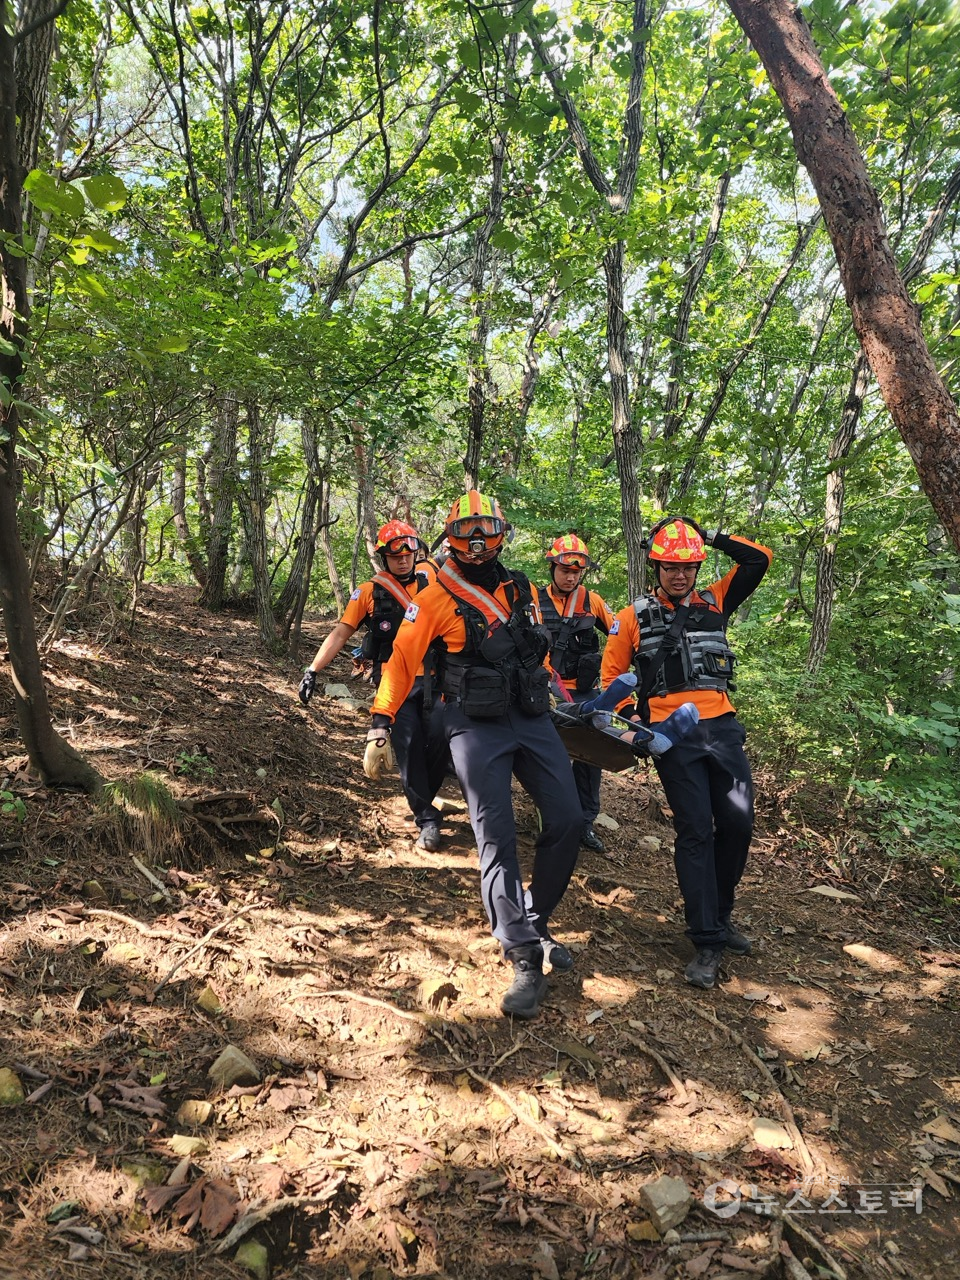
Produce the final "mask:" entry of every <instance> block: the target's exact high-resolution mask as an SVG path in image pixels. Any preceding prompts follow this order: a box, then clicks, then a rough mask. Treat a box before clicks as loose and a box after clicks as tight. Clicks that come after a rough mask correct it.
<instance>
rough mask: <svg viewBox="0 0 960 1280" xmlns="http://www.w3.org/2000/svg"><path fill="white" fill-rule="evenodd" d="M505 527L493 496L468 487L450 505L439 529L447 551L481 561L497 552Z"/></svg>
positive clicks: (475, 561) (505, 523)
mask: <svg viewBox="0 0 960 1280" xmlns="http://www.w3.org/2000/svg"><path fill="white" fill-rule="evenodd" d="M508 528H509V526H508V524H507V522H506V520H505V519H504V517H503V512H502V511H501V510H500V503H499V502H497V500H496V498H487V497H485V496H484V495H483V494H482V493H480V492H479V491H478V490H477V489H470V490H468V491H467V492H466V493H465V494H463V495H462V496H461V497H459V498H458V499H457V500H456V502H455V503H454V504H453V506H452V507H451V508H450V514H449V515H448V516H447V523H446V525H445V526H444V529H443V532H444V534H445V535H446V538H447V541H448V543H449V544H450V550H451V551H455V552H457V554H458V555H460V556H462V557H463V558H464V559H466V560H470V561H471V562H472V563H474V564H482V563H483V562H484V561H485V560H492V559H493V558H494V556H496V555H497V554H498V552H499V551H500V548H501V547H502V546H503V539H504V535H505V534H506V532H507V529H508Z"/></svg>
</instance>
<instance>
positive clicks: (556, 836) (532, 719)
mask: <svg viewBox="0 0 960 1280" xmlns="http://www.w3.org/2000/svg"><path fill="white" fill-rule="evenodd" d="M442 717H443V718H442V723H443V730H444V735H445V737H446V740H447V742H448V743H449V744H450V754H451V756H452V757H453V763H454V767H455V768H456V771H457V778H458V779H459V782H460V788H461V790H462V791H463V795H464V798H465V800H466V802H467V808H468V810H469V813H470V823H471V826H472V827H473V834H474V837H475V838H476V842H477V852H478V854H479V857H480V895H481V897H482V899H483V906H484V909H485V911H486V913H487V918H488V919H489V921H490V929H491V931H492V933H493V936H494V937H495V938H496V939H497V941H498V942H499V943H500V945H501V946H502V947H503V950H504V952H508V951H510V950H512V948H514V947H521V946H528V945H530V944H531V943H536V942H539V941H540V940H541V938H543V937H546V936H547V934H548V933H549V924H548V922H549V919H550V915H551V913H552V912H553V910H554V908H555V907H556V906H557V903H558V902H559V901H560V899H561V898H562V897H563V894H564V891H565V890H566V887H567V885H568V884H569V883H570V877H571V875H572V874H573V869H574V867H575V866H576V863H577V853H578V850H579V845H580V826H581V823H582V821H583V818H582V814H581V811H580V802H579V800H578V799H577V788H576V785H575V783H574V780H573V769H572V767H571V764H570V757H569V756H568V755H567V753H566V751H565V750H564V748H563V745H562V744H561V742H560V737H559V735H558V734H557V731H556V729H555V728H554V726H553V721H552V720H551V719H550V717H549V715H543V716H525V715H523V714H522V712H520V711H519V710H518V709H517V708H516V707H515V706H513V707H511V708H510V709H509V711H508V712H507V714H506V715H504V716H498V717H497V718H496V719H492V720H479V719H473V718H471V717H468V716H465V715H464V714H463V712H462V711H461V710H460V708H459V707H458V706H457V705H456V704H455V703H454V702H444V704H443V712H442ZM514 777H515V778H516V779H517V781H518V782H519V783H520V785H521V786H522V787H523V789H524V791H526V793H527V794H528V795H529V796H530V798H531V800H532V801H533V803H534V804H535V805H536V806H537V809H538V810H539V811H540V822H541V828H540V834H539V836H538V837H537V843H536V854H535V857H534V863H533V876H532V879H531V881H530V887H529V890H528V891H527V892H526V894H525V893H524V888H523V882H522V877H521V873H520V862H519V859H518V857H517V826H516V821H515V819H514V813H513V798H512V796H511V792H510V785H511V778H514Z"/></svg>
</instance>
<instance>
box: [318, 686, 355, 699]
mask: <svg viewBox="0 0 960 1280" xmlns="http://www.w3.org/2000/svg"><path fill="white" fill-rule="evenodd" d="M323 692H324V693H325V695H326V696H327V697H328V698H352V697H353V694H352V693H351V692H350V690H349V689H348V688H347V686H346V685H345V684H325V685H324V686H323Z"/></svg>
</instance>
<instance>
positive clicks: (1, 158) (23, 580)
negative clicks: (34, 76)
mask: <svg viewBox="0 0 960 1280" xmlns="http://www.w3.org/2000/svg"><path fill="white" fill-rule="evenodd" d="M8 22H10V14H9V12H8V6H7V4H6V2H5V0H0V339H2V343H0V384H2V385H3V386H4V388H5V389H6V391H7V392H8V394H9V395H10V396H12V397H15V396H16V393H17V390H18V387H19V383H20V378H21V376H22V374H23V358H22V354H21V352H22V345H23V339H24V333H25V330H26V325H27V317H28V314H29V307H28V300H27V289H26V273H25V265H26V259H25V257H24V256H23V253H22V250H21V249H20V240H21V236H22V234H23V215H22V208H21V203H20V193H21V168H20V153H19V149H18V145H17V116H16V112H17V82H16V75H15V70H14V42H13V37H12V36H11V34H10V30H11V29H12V25H13V24H12V22H10V26H8ZM6 398H7V397H6V396H5V397H4V399H6ZM19 427H20V421H19V417H18V414H17V402H16V399H15V398H14V399H11V402H10V403H9V404H3V405H0V602H2V608H3V625H4V629H5V632H6V640H7V649H8V651H9V655H10V674H11V677H12V680H13V696H14V704H15V706H16V712H17V721H18V723H19V725H20V735H21V737H22V738H23V742H24V746H25V747H26V749H27V754H28V756H29V757H30V763H31V765H32V766H33V767H34V768H35V769H36V770H37V771H38V773H39V774H40V776H41V777H42V778H43V780H44V782H46V783H47V784H48V785H50V786H58V787H79V788H81V789H82V790H84V791H96V790H98V789H99V787H100V786H101V785H102V781H103V780H102V779H101V777H100V775H99V774H98V773H97V771H96V770H95V769H94V768H93V767H92V766H91V765H89V764H88V763H87V761H86V760H84V758H83V757H82V756H81V755H80V754H79V753H78V752H76V751H75V750H74V749H73V747H71V746H69V744H68V743H66V742H64V740H63V739H62V738H61V737H60V735H59V734H58V733H56V731H55V730H54V728H53V719H52V717H51V714H50V705H49V703H48V701H47V691H46V688H45V687H44V683H43V675H42V672H41V668H40V654H39V651H38V649H37V633H36V627H35V624H34V619H33V602H32V600H31V598H30V575H29V572H28V569H27V558H26V555H25V554H24V550H23V543H22V542H21V540H20V530H19V528H18V525H17V492H18V477H19V463H18V461H17V452H16V450H17V433H18V431H19Z"/></svg>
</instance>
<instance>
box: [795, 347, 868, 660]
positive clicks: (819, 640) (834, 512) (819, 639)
mask: <svg viewBox="0 0 960 1280" xmlns="http://www.w3.org/2000/svg"><path fill="white" fill-rule="evenodd" d="M869 385H870V366H869V364H868V363H867V357H866V355H865V354H864V353H863V351H861V352H860V353H859V355H858V356H857V358H856V360H855V361H854V365H853V373H852V375H851V378H850V388H849V390H848V391H847V399H846V403H845V404H844V406H843V412H842V413H841V415H840V425H839V426H838V427H837V430H836V432H835V434H834V437H833V440H832V441H831V442H830V450H829V452H828V454H827V462H828V463H829V464H830V469H829V470H828V471H827V494H826V501H825V504H824V515H823V542H822V543H821V545H820V549H819V551H818V552H817V586H816V595H815V596H814V601H813V622H812V624H811V627H810V644H809V647H808V649H807V670H808V671H811V672H816V671H818V670H819V669H820V666H821V664H822V662H823V659H824V658H825V657H826V653H827V642H828V641H829V639H830V627H831V626H832V624H833V603H834V599H835V591H834V575H835V571H836V563H837V543H838V541H839V539H840V530H841V528H842V527H843V500H844V495H845V491H846V471H847V468H846V458H847V454H848V453H849V452H850V446H851V445H852V444H853V438H854V436H855V435H856V431H857V424H858V423H859V421H860V414H861V413H862V411H863V398H864V396H865V395H866V394H867V387H868V386H869Z"/></svg>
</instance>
